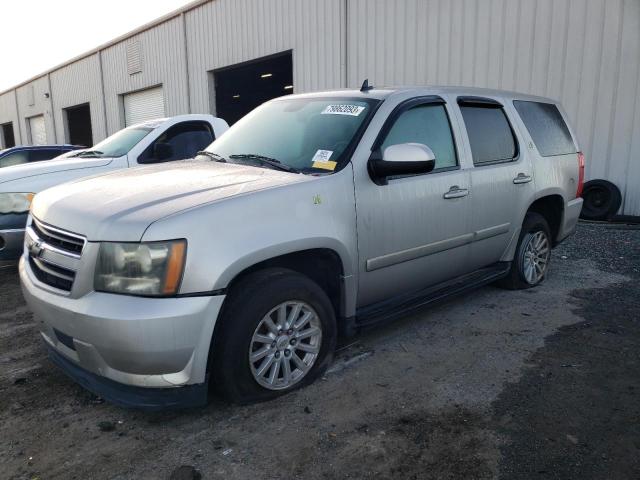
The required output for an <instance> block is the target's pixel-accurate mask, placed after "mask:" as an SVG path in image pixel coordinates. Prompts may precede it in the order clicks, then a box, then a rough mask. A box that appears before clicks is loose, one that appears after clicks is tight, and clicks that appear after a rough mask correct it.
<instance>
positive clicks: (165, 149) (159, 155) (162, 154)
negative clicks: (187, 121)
mask: <svg viewBox="0 0 640 480" xmlns="http://www.w3.org/2000/svg"><path fill="white" fill-rule="evenodd" d="M171 157H173V146H172V145H171V144H170V143H160V142H157V143H156V144H155V145H154V146H153V158H154V159H155V160H159V161H163V160H169V159H170V158H171Z"/></svg>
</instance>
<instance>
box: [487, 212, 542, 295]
mask: <svg viewBox="0 0 640 480" xmlns="http://www.w3.org/2000/svg"><path fill="white" fill-rule="evenodd" d="M542 237H544V239H545V241H546V252H544V255H543V257H544V260H545V261H544V263H543V262H542V258H543V257H539V261H538V265H542V274H541V275H539V276H538V272H537V270H536V267H533V268H534V273H535V277H536V278H535V279H534V280H533V281H532V280H531V278H528V277H527V268H526V265H527V263H528V262H530V261H529V260H528V257H530V256H531V255H530V250H529V248H533V247H534V245H535V243H536V242H537V239H539V238H542ZM551 245H552V239H551V231H550V229H549V224H548V223H547V221H546V220H545V218H544V217H543V216H542V215H540V214H539V213H535V212H529V213H527V214H526V215H525V217H524V222H523V223H522V230H521V231H520V236H519V238H518V246H517V247H516V254H515V256H514V259H513V262H511V268H510V270H509V273H508V275H507V276H506V277H504V278H502V279H500V280H499V281H498V282H497V285H498V286H500V287H502V288H507V289H509V290H521V289H525V288H531V287H535V286H536V285H539V284H540V283H541V282H542V281H543V280H544V277H545V275H546V273H547V269H548V267H549V261H550V260H551ZM534 250H535V248H534ZM531 261H533V260H531Z"/></svg>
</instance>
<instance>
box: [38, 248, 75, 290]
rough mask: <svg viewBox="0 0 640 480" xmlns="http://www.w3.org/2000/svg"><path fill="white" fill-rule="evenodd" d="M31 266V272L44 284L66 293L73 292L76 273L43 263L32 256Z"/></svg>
mask: <svg viewBox="0 0 640 480" xmlns="http://www.w3.org/2000/svg"><path fill="white" fill-rule="evenodd" d="M29 266H31V271H32V272H33V274H34V275H35V276H36V278H37V279H38V280H40V281H41V282H42V283H45V284H47V285H49V286H50V287H54V288H58V289H60V290H64V291H65V292H70V291H71V287H72V286H73V281H74V279H75V278H76V274H75V272H73V271H71V270H67V269H66V268H61V267H57V266H55V265H52V264H48V263H45V262H42V261H40V260H38V259H35V258H33V257H32V256H31V255H30V256H29Z"/></svg>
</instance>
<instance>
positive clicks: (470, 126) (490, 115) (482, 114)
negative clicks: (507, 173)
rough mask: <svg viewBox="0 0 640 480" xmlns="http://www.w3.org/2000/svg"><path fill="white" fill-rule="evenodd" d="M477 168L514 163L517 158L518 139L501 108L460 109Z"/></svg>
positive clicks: (492, 106)
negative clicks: (491, 164)
mask: <svg viewBox="0 0 640 480" xmlns="http://www.w3.org/2000/svg"><path fill="white" fill-rule="evenodd" d="M460 111H461V112H462V118H463V119H464V123H465V126H466V127H467V135H468V136H469V143H470V145H471V155H472V157H473V164H474V165H482V164H488V163H495V162H505V161H510V160H513V159H514V158H515V157H516V155H517V154H518V150H517V148H516V142H515V136H514V134H513V130H511V125H509V121H508V120H507V116H506V115H505V113H504V110H503V109H502V108H501V107H499V106H494V105H490V106H475V105H474V106H471V105H461V106H460Z"/></svg>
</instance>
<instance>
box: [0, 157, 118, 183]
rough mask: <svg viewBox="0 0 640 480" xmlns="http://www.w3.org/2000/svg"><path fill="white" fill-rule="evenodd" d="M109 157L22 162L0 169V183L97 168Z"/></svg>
mask: <svg viewBox="0 0 640 480" xmlns="http://www.w3.org/2000/svg"><path fill="white" fill-rule="evenodd" d="M112 161H113V158H111V157H104V158H78V157H75V158H62V159H60V160H43V161H41V162H32V163H24V164H22V165H13V166H11V167H4V168H2V169H0V184H3V183H5V182H11V181H14V180H19V179H21V178H27V177H34V176H36V175H46V174H47V173H52V172H64V171H67V170H78V169H81V168H97V167H103V166H105V165H109V164H110V163H111V162H112Z"/></svg>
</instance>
